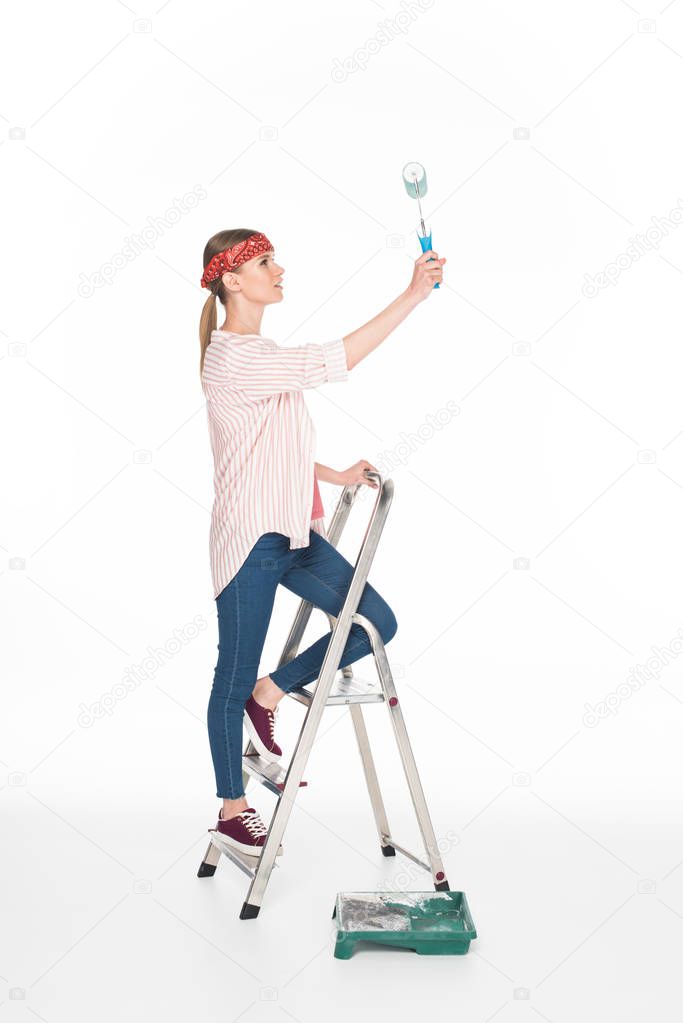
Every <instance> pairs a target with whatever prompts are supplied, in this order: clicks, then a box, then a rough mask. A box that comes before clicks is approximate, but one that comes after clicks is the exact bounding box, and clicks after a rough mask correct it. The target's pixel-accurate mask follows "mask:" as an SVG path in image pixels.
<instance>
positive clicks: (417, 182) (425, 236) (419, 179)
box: [403, 160, 439, 288]
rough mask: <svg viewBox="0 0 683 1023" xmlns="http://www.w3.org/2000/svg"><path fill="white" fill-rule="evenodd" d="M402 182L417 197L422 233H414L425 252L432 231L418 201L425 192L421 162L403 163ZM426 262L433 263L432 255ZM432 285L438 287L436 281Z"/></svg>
mask: <svg viewBox="0 0 683 1023" xmlns="http://www.w3.org/2000/svg"><path fill="white" fill-rule="evenodd" d="M403 184H404V186H405V190H406V192H407V193H408V195H409V196H410V198H411V199H417V208H418V210H419V212H420V227H421V228H422V234H420V232H419V231H417V232H416V233H417V237H418V240H419V242H420V246H421V248H422V251H423V252H427V251H428V249H431V247H432V232H431V230H430V231H427V228H426V227H425V222H424V216H423V214H422V203H421V202H420V199H423V198H424V197H425V195H426V194H427V171H426V170H425V169H424V167H423V166H422V164H421V163H417V162H416V161H415V160H412V161H411V162H410V163H407V164H406V165H405V167H404V168H403ZM427 262H428V263H433V262H434V257H433V256H432V257H431V258H430V259H428V260H427ZM434 287H435V288H438V287H439V282H438V281H437V282H436V284H435V285H434Z"/></svg>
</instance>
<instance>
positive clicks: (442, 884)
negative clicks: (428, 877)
mask: <svg viewBox="0 0 683 1023" xmlns="http://www.w3.org/2000/svg"><path fill="white" fill-rule="evenodd" d="M434 891H435V892H449V891H450V888H449V887H448V881H439V882H438V883H437V884H435V885H434Z"/></svg>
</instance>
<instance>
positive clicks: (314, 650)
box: [207, 530, 398, 799]
mask: <svg viewBox="0 0 683 1023" xmlns="http://www.w3.org/2000/svg"><path fill="white" fill-rule="evenodd" d="M352 576H353V566H352V565H351V564H349V562H348V561H347V560H346V558H345V557H343V555H341V554H340V553H339V551H338V550H337V549H336V547H334V546H333V545H332V544H331V543H330V542H329V541H328V540H326V539H325V538H324V537H322V536H321V535H320V534H319V533H316V532H315V531H314V530H310V545H309V546H308V547H298V548H296V549H295V550H290V549H289V540H288V538H287V537H286V536H284V534H282V533H264V534H263V535H262V536H261V537H259V539H258V541H257V542H256V543H255V544H254V546H253V547H252V549H251V551H250V552H249V555H248V557H247V559H246V561H245V562H244V563H243V565H242V567H241V568H240V570H239V572H238V573H237V575H236V576H234V577H233V578H232V579H231V580H230V582H229V583H228V585H227V586H226V587H225V589H224V590H223V591H222V592H221V593H219V595H218V597H217V598H216V607H217V612H218V663H217V665H216V670H215V673H214V679H213V686H212V688H211V696H210V698H209V706H208V710H207V724H208V728H209V744H210V746H211V757H212V759H213V766H214V771H215V774H216V795H217V796H218V797H219V799H239V798H240V797H241V796H243V795H244V786H243V782H242V752H243V751H242V721H243V717H244V705H245V703H246V702H247V700H248V699H249V696H250V695H251V693H252V692H253V690H254V686H255V685H256V679H257V677H258V669H259V661H260V658H261V654H262V652H263V645H264V642H265V639H266V633H267V631H268V625H269V623H270V617H271V614H272V611H273V604H274V601H275V591H276V590H277V587H278V584H280V583H282V585H283V586H285V587H286V588H287V589H288V590H291V591H292V593H295V594H296V595H297V596H298V597H303V598H304V599H305V600H308V601H310V602H311V604H313V605H314V606H315V607H318V608H322V610H323V611H326V612H329V613H330V614H332V615H334V616H335V618H336V617H337V616H338V615H339V612H340V611H341V609H342V605H343V603H344V600H345V599H346V594H347V593H348V590H349V585H350V583H351V577H352ZM357 610H358V612H359V613H360V614H362V615H365V616H366V617H367V618H369V619H370V621H371V622H372V623H373V625H374V626H375V627H376V629H377V630H378V632H379V634H380V635H381V637H382V641H383V642H384V643H388V642H389V640H390V639H392V637H393V636H394V635H395V633H396V630H397V628H398V626H397V623H396V618H395V617H394V613H393V611H392V610H391V608H390V607H389V605H388V604H387V603H386V601H384V600H383V599H382V597H380V595H379V593H377V591H376V590H374V589H373V587H372V586H371V585H370V583H369V582H366V583H365V587H364V589H363V593H362V596H361V599H360V602H359V604H358V608H357ZM330 636H331V631H328V632H327V633H326V635H324V636H321V638H320V639H318V640H316V642H315V643H313V644H312V645H311V646H309V647H308V648H307V649H306V650H304V651H303V652H302V653H300V654H298V656H297V657H294V658H293V659H292V660H291V661H290V662H289V663H288V664H285V665H284V666H283V667H282V668H278V669H277V670H275V671H271V672H268V674H270V677H271V678H272V680H273V682H275V684H276V685H277V686H279V687H280V688H281V689H283V690H284V691H285V692H287V691H288V690H289V689H294V688H295V687H297V686H301V685H304V684H305V683H307V682H313V681H314V680H315V679H317V678H318V675H319V674H320V669H321V667H322V663H323V658H324V657H325V653H326V651H327V647H328V645H329V641H330ZM371 651H372V648H371V646H370V641H369V639H368V637H367V634H366V632H365V630H364V629H363V628H362V627H361V626H360V625H358V624H357V623H355V622H354V623H353V624H352V626H351V631H350V632H349V635H348V638H347V641H346V646H345V647H344V652H343V654H342V657H341V661H340V662H339V666H340V667H342V668H343V667H345V666H346V665H347V664H351V663H352V662H353V661H357V660H358V659H359V658H361V657H365V656H366V655H367V654H369V653H371Z"/></svg>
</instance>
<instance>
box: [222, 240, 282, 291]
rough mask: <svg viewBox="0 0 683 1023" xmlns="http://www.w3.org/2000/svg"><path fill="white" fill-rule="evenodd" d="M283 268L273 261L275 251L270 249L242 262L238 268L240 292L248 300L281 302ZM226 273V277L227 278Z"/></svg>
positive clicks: (237, 275)
mask: <svg viewBox="0 0 683 1023" xmlns="http://www.w3.org/2000/svg"><path fill="white" fill-rule="evenodd" d="M284 272H285V271H284V268H283V267H281V266H280V265H279V264H278V263H276V262H275V252H274V250H273V249H270V250H269V251H268V252H263V253H261V255H260V256H254V258H253V259H248V260H247V262H246V263H242V266H241V267H240V268H239V274H235V276H236V277H238V278H239V282H240V292H241V294H242V295H243V296H244V298H246V299H247V300H248V301H249V302H256V303H259V304H261V305H270V304H271V303H272V302H281V301H282V298H283V290H282V286H281V281H282V276H283V274H284ZM229 276H230V275H228V279H229Z"/></svg>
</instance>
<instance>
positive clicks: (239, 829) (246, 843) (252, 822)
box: [209, 806, 282, 856]
mask: <svg viewBox="0 0 683 1023" xmlns="http://www.w3.org/2000/svg"><path fill="white" fill-rule="evenodd" d="M211 830H212V829H211V828H209V831H211ZM213 830H215V831H216V832H217V833H218V834H219V835H220V837H221V840H222V841H223V842H225V843H226V845H229V846H231V848H233V849H237V850H238V852H243V853H248V854H249V855H250V856H258V855H259V853H260V852H261V849H262V847H263V846H264V844H265V841H266V836H267V834H268V829H267V828H266V826H265V824H264V823H263V821H262V820H261V818H260V816H259V815H258V813H257V812H256V810H254V808H253V806H249V807H247V809H246V810H242V811H241V812H240V813H238V814H236V815H235V816H234V817H231V818H230V819H229V820H227V821H224V820H223V809H222V807H221V809H220V810H219V811H218V823H217V824H216V827H215V829H213ZM281 853H282V843H280V848H279V849H278V851H277V853H276V855H277V856H279V855H280V854H281Z"/></svg>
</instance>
